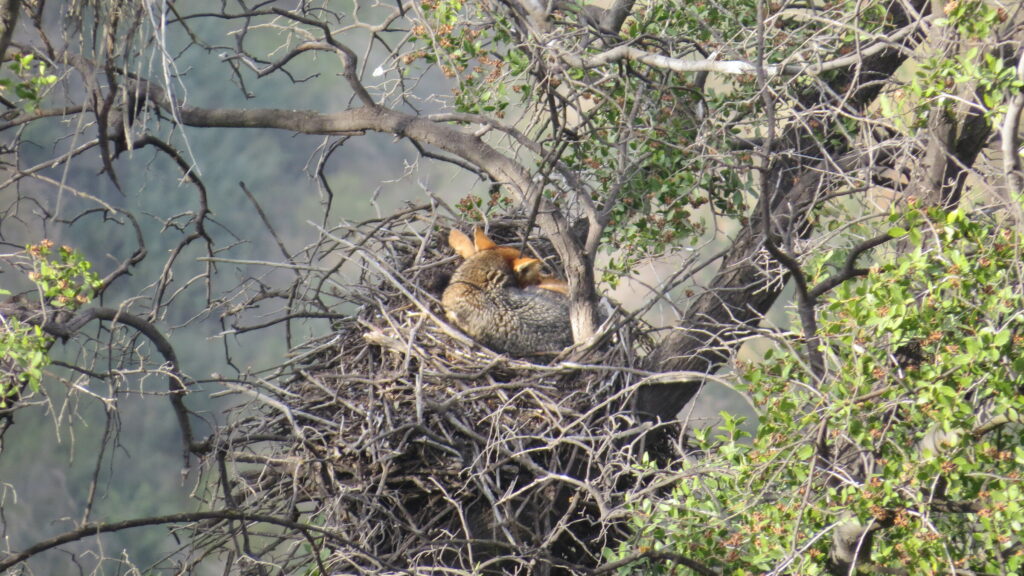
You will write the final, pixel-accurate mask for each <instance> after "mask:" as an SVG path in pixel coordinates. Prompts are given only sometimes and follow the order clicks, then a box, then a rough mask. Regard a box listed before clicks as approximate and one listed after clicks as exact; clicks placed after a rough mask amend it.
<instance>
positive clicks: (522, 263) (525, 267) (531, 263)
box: [512, 258, 540, 275]
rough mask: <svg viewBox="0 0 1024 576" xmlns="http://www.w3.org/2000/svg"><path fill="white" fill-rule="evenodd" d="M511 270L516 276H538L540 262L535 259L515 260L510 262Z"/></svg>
mask: <svg viewBox="0 0 1024 576" xmlns="http://www.w3.org/2000/svg"><path fill="white" fill-rule="evenodd" d="M512 269H513V270H515V271H516V273H517V274H526V273H531V274H532V273H536V274H538V275H539V274H540V260H537V259H536V258H516V259H515V260H513V261H512Z"/></svg>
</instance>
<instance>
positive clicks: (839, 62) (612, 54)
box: [559, 19, 927, 78]
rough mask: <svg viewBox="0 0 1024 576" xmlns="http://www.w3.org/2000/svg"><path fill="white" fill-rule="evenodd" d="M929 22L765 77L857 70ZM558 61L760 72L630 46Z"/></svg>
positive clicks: (751, 66) (778, 67)
mask: <svg viewBox="0 0 1024 576" xmlns="http://www.w3.org/2000/svg"><path fill="white" fill-rule="evenodd" d="M926 21H927V19H921V20H918V21H915V22H913V23H911V24H909V25H907V26H904V27H903V28H900V29H899V30H897V31H895V32H893V33H892V34H890V35H888V36H882V35H880V36H876V42H875V43H874V44H871V45H869V46H866V47H864V48H863V49H861V50H857V51H854V52H852V53H851V54H848V55H846V56H841V57H839V58H835V59H833V60H829V61H827V62H820V63H813V64H812V63H799V64H768V65H765V66H764V67H763V69H764V73H765V74H766V75H767V76H768V77H769V78H774V77H776V76H798V75H801V74H806V75H809V76H818V75H820V74H822V73H824V72H829V71H832V70H839V69H841V68H849V67H852V66H857V65H858V64H859V63H861V62H863V61H864V59H865V58H868V57H872V56H876V55H879V54H881V53H882V52H884V51H886V50H891V49H893V46H895V45H897V44H898V43H899V42H901V41H903V40H904V39H906V38H907V37H908V36H910V35H911V34H914V33H916V32H918V30H919V29H920V28H921V26H922V25H923V24H924V22H926ZM559 57H560V58H561V59H562V61H563V62H565V63H566V64H568V65H569V66H572V67H574V68H598V67H601V66H606V65H608V64H613V63H615V62H619V61H622V60H630V61H633V62H640V63H641V64H646V65H648V66H650V67H652V68H659V69H662V70H671V71H672V72H679V73H685V72H715V73H718V74H726V75H732V76H742V75H755V74H757V71H758V65H757V64H756V63H752V62H748V61H746V60H716V59H715V58H706V59H704V60H690V59H683V58H673V57H671V56H665V55H664V54H655V53H652V52H647V51H646V50H643V49H640V48H637V47H635V46H632V45H630V44H623V45H621V46H616V47H615V48H612V49H610V50H607V51H605V52H601V53H600V54H595V55H593V56H590V57H588V58H582V57H580V56H577V55H575V54H572V53H569V52H563V53H561V54H560V55H559Z"/></svg>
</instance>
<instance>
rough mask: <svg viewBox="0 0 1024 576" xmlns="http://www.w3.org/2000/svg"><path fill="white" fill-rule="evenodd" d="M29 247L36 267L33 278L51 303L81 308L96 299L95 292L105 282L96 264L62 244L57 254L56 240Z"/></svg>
mask: <svg viewBox="0 0 1024 576" xmlns="http://www.w3.org/2000/svg"><path fill="white" fill-rule="evenodd" d="M26 249H27V250H28V253H29V256H30V257H31V258H32V268H33V270H32V271H31V272H29V275H28V277H29V280H32V281H33V282H35V283H36V285H37V286H39V289H40V290H41V291H42V293H43V296H44V297H45V298H46V300H47V302H49V304H50V305H51V306H53V307H55V308H65V309H69V310H75V309H77V308H79V307H80V306H81V305H83V304H86V303H88V302H89V300H91V299H92V296H93V292H94V291H95V290H96V289H98V288H99V287H100V285H101V284H102V282H100V279H99V276H97V275H96V273H95V272H93V271H92V263H90V262H89V261H88V260H86V259H85V258H84V257H83V256H82V254H81V253H79V252H77V251H76V250H74V249H73V248H71V247H69V246H61V247H60V248H58V249H57V251H56V254H54V251H53V243H52V242H50V241H49V240H43V241H42V242H40V243H39V244H34V245H30V246H28V247H27V248H26Z"/></svg>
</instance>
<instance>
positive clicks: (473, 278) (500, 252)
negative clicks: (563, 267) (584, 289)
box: [441, 228, 572, 356]
mask: <svg viewBox="0 0 1024 576" xmlns="http://www.w3.org/2000/svg"><path fill="white" fill-rule="evenodd" d="M448 244H449V245H450V246H451V247H452V248H453V249H454V250H455V253H456V254H458V255H460V256H462V257H463V258H465V259H466V260H465V262H463V263H462V264H461V265H460V266H459V267H458V268H456V270H455V273H454V274H453V275H452V279H451V281H450V282H449V284H448V287H447V288H446V289H445V291H444V294H443V295H442V297H441V304H442V306H444V309H445V313H446V314H447V316H448V320H449V321H450V322H451V323H452V324H455V326H457V327H458V328H459V329H460V330H462V331H463V332H465V333H466V334H468V335H469V336H470V337H472V338H473V339H474V340H476V341H477V342H479V343H481V344H483V345H484V346H487V347H488V348H490V349H492V350H494V351H495V352H500V353H505V354H510V355H513V356H531V355H537V354H553V353H557V352H559V351H561V350H562V349H563V348H565V347H567V346H569V345H570V344H572V328H571V325H570V323H569V298H568V296H567V293H568V287H567V285H566V284H565V281H563V280H560V279H558V278H555V277H552V276H546V275H544V274H543V273H542V272H541V266H540V261H539V260H537V259H536V258H527V257H523V255H522V253H521V252H520V251H519V250H517V249H515V248H512V247H508V246H498V245H497V244H495V243H494V241H492V240H491V239H490V238H488V237H487V236H486V235H485V234H484V233H483V231H482V230H480V229H479V228H477V229H475V230H474V239H473V240H470V239H469V237H468V236H466V235H465V234H463V233H462V232H460V231H458V230H454V229H453V230H452V231H451V233H450V234H449V236H448Z"/></svg>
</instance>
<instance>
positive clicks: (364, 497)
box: [229, 209, 644, 573]
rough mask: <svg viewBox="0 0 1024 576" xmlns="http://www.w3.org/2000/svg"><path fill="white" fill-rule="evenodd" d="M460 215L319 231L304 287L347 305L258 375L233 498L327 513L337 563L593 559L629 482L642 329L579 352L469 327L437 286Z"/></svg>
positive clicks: (318, 517) (539, 565)
mask: <svg viewBox="0 0 1024 576" xmlns="http://www.w3.org/2000/svg"><path fill="white" fill-rule="evenodd" d="M503 224H507V225H505V226H495V225H493V224H492V227H491V229H490V231H489V233H490V234H491V236H492V237H493V238H495V239H496V240H498V241H499V242H509V241H510V240H512V239H514V238H512V237H511V236H510V235H509V234H508V231H512V230H516V229H517V226H519V227H521V226H522V224H521V223H519V222H511V223H503ZM456 225H457V223H456V222H453V221H451V220H448V219H444V218H441V217H439V216H437V215H436V214H435V213H433V212H432V211H430V210H428V209H416V210H410V211H407V212H404V213H402V214H401V215H399V216H398V217H395V218H392V219H389V220H385V221H378V222H371V223H364V224H360V225H356V226H350V227H339V228H337V229H335V230H332V231H330V232H325V234H324V239H323V241H322V243H321V244H320V245H319V246H318V247H317V250H316V257H317V258H318V259H320V263H321V264H322V263H324V262H330V263H332V264H333V265H332V266H330V267H329V271H328V272H327V273H325V274H320V273H313V274H310V275H308V277H306V278H304V280H303V283H302V285H301V286H300V287H299V289H298V290H296V294H297V298H296V300H297V301H306V302H309V303H319V304H321V305H326V306H329V307H330V308H331V309H335V310H337V309H342V308H348V309H350V310H352V311H353V313H352V314H351V315H349V316H346V317H344V318H342V319H340V320H338V321H337V322H335V325H334V331H333V332H332V333H330V334H327V335H325V336H322V337H320V338H317V339H314V340H311V341H308V342H305V343H303V344H302V345H301V346H298V347H297V348H296V349H295V350H294V351H293V357H294V361H293V362H292V363H291V364H290V365H289V367H288V370H287V371H286V372H283V373H281V374H280V375H279V376H278V377H277V378H276V380H275V381H274V382H272V383H266V384H264V385H263V386H261V387H260V390H259V392H260V394H261V397H262V398H263V401H262V403H261V406H260V410H259V411H258V413H256V414H252V413H249V414H248V415H247V416H246V417H244V418H241V419H240V420H239V421H237V422H236V423H235V425H234V426H233V427H232V428H231V432H230V434H231V441H230V442H229V443H230V445H231V447H232V449H233V450H234V453H236V454H239V453H246V452H252V453H254V454H259V455H260V457H259V458H252V460H253V461H254V462H262V463H263V464H264V465H263V466H262V467H256V468H255V470H256V471H255V472H250V473H249V474H247V475H238V476H237V477H236V478H235V481H236V482H238V483H239V484H236V488H235V489H234V490H233V493H234V494H235V495H236V498H244V499H246V500H247V501H249V502H252V503H255V504H256V505H258V507H260V508H263V509H268V510H273V511H275V512H277V513H280V512H281V511H284V510H294V511H296V512H300V513H305V514H307V515H308V516H309V518H310V519H315V521H316V522H317V523H318V524H322V525H324V526H329V527H331V529H332V530H334V531H335V532H336V533H337V534H338V535H339V538H337V539H335V540H333V541H330V542H326V543H325V544H326V546H327V548H328V549H330V550H331V551H332V553H331V555H330V556H329V559H328V560H327V562H328V563H329V564H330V565H331V566H333V568H332V569H333V570H336V571H339V572H349V571H355V572H362V571H367V572H371V573H388V572H393V571H400V570H405V569H413V568H414V567H419V569H427V568H428V567H431V566H434V567H436V566H447V567H449V568H456V569H463V570H467V571H469V570H479V569H488V567H489V568H490V569H491V570H495V571H501V570H504V571H507V570H510V569H512V568H513V567H518V568H519V569H523V570H526V571H529V572H547V571H549V570H553V569H555V567H557V566H562V568H559V569H564V568H565V567H566V566H572V565H576V564H581V565H582V564H592V563H593V562H594V561H596V558H595V557H594V554H595V552H599V551H600V547H601V543H602V542H604V541H605V540H606V539H607V538H608V537H609V533H608V532H607V528H608V526H609V524H606V522H609V521H611V520H612V519H613V518H614V517H615V515H616V511H617V510H618V509H619V508H620V507H621V506H622V505H623V502H624V498H625V494H624V493H623V487H624V486H633V485H635V482H633V481H629V482H626V481H625V480H626V479H627V478H634V477H635V475H636V474H637V469H638V468H637V461H638V460H639V457H640V454H638V451H639V448H638V447H637V446H636V445H635V442H636V441H637V439H638V438H639V434H638V432H639V430H640V429H641V428H643V426H644V425H641V424H639V423H638V422H637V421H635V420H634V419H633V417H632V416H631V415H630V413H629V411H628V409H627V406H628V403H629V400H630V393H631V391H632V384H634V380H635V379H636V378H637V372H636V371H633V370H632V359H633V355H634V343H633V342H630V341H625V340H624V339H623V337H620V338H619V339H618V340H616V341H615V343H614V344H612V345H609V346H608V347H607V348H606V349H605V350H602V351H600V353H599V354H596V355H595V354H592V355H591V356H590V357H589V358H588V361H587V365H586V366H584V365H582V364H579V363H574V364H568V363H565V362H555V363H553V364H544V363H540V362H537V361H536V359H534V361H530V360H525V359H516V358H510V357H506V356H500V355H496V354H494V353H492V352H490V351H488V350H486V349H484V348H482V347H481V346H479V345H477V344H475V343H474V342H472V341H471V340H469V339H468V338H467V337H465V336H464V335H462V334H460V333H459V332H458V331H457V330H456V329H454V328H452V327H451V326H449V325H448V324H447V323H446V322H445V321H444V313H443V311H442V310H441V307H440V304H439V301H438V298H439V295H440V293H441V291H442V290H443V289H444V287H445V285H446V281H447V277H448V276H450V274H451V272H452V270H453V269H454V268H455V266H456V265H457V264H458V261H457V258H456V257H455V256H454V255H452V254H451V253H450V250H449V249H448V248H447V246H446V243H445V238H446V237H447V233H448V230H449V229H450V228H451V227H452V226H456ZM532 244H534V245H535V246H537V247H539V248H541V249H542V252H541V253H540V254H538V255H539V256H547V253H544V252H543V243H542V242H534V243H532ZM315 268H319V269H322V266H317V267H315ZM346 275H354V276H357V277H358V281H357V282H356V283H354V284H350V285H346V284H345V283H344V282H343V281H342V280H340V279H341V278H343V277H345V276H346ZM627 333H628V332H626V331H623V334H627ZM307 560H308V558H307Z"/></svg>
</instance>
